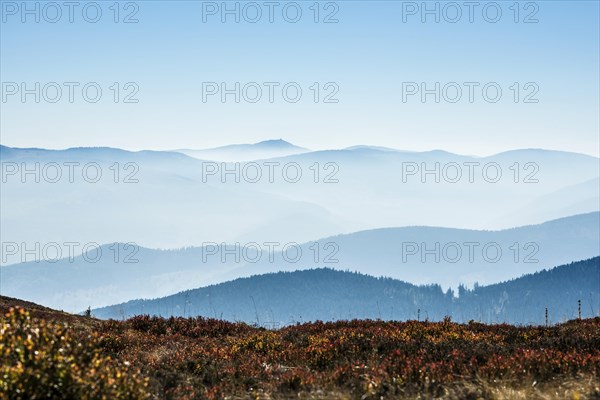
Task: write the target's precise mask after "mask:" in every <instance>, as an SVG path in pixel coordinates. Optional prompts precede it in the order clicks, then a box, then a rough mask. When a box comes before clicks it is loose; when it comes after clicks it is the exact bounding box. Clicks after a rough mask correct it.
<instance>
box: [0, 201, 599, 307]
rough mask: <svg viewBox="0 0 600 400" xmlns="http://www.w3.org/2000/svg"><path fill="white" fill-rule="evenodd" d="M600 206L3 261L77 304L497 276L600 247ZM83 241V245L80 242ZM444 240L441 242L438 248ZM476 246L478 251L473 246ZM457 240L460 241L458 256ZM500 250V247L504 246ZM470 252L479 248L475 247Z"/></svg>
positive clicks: (58, 299) (36, 297)
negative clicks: (216, 290) (565, 213)
mask: <svg viewBox="0 0 600 400" xmlns="http://www.w3.org/2000/svg"><path fill="white" fill-rule="evenodd" d="M599 230H600V213H598V212H596V213H589V214H582V215H576V216H572V217H568V218H562V219H558V220H553V221H549V222H547V223H544V224H540V225H532V226H523V227H519V228H513V229H508V230H500V231H483V230H467V229H451V228H436V227H403V228H384V229H375V230H369V231H360V232H355V233H352V234H344V235H337V236H332V237H327V238H323V239H317V240H314V241H310V242H306V243H303V244H293V245H291V244H289V243H288V246H287V247H285V245H286V243H284V242H281V243H279V245H272V247H269V246H268V244H266V243H263V242H260V243H255V244H242V243H239V244H236V243H217V242H215V243H213V244H211V245H207V246H204V247H187V248H183V249H179V250H156V249H147V248H143V247H140V248H137V247H135V246H133V245H126V244H122V243H116V244H107V245H104V246H102V247H101V248H100V254H101V256H100V257H97V255H96V254H97V251H96V249H95V248H94V249H92V250H91V253H93V254H91V255H90V256H89V257H87V258H86V257H84V256H83V255H78V256H76V257H75V258H74V259H72V260H70V259H68V258H64V259H61V260H58V261H56V262H47V261H41V262H34V261H29V262H25V263H18V264H13V265H8V266H4V267H1V269H0V274H1V277H2V281H1V283H0V291H1V293H2V294H3V295H6V296H11V297H17V298H21V299H24V300H29V301H34V302H37V303H40V304H43V305H45V306H50V307H53V308H58V309H65V310H69V311H80V310H82V309H84V308H86V307H88V306H92V307H101V306H105V305H109V304H115V303H120V302H123V301H127V300H129V299H132V298H150V297H161V296H166V295H169V294H172V293H176V292H178V291H181V290H186V289H192V288H197V287H202V286H206V285H210V284H216V283H221V282H225V281H229V280H232V279H236V278H239V277H248V276H251V275H257V274H264V273H269V272H277V271H294V270H299V269H312V268H316V267H329V268H334V269H337V270H346V269H349V270H352V271H358V272H360V273H363V274H368V275H373V276H386V277H390V278H396V279H400V280H403V281H406V282H410V283H412V284H440V285H441V287H443V288H444V290H446V289H447V288H454V289H455V290H456V289H457V288H458V286H459V284H461V283H463V284H466V285H468V286H472V285H473V284H474V283H475V282H478V283H480V284H486V285H488V284H493V283H497V282H501V281H505V280H509V279H512V278H515V277H518V276H521V275H522V274H525V273H533V272H537V271H540V270H542V269H544V268H550V267H552V266H555V265H561V264H565V263H568V262H571V261H572V260H583V259H587V258H590V257H595V256H598V255H600V249H599V247H598V243H599V242H600V233H599ZM79 249H80V251H81V248H79ZM436 249H437V250H436ZM470 249H472V251H470ZM457 250H460V251H461V254H460V257H458V258H457V254H458V253H457ZM498 250H500V252H499V253H498V252H497V251H498ZM471 256H472V257H471Z"/></svg>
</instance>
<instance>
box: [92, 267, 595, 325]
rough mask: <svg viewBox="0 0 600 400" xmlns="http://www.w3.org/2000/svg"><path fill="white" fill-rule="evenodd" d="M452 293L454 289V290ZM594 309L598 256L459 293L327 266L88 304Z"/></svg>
mask: <svg viewBox="0 0 600 400" xmlns="http://www.w3.org/2000/svg"><path fill="white" fill-rule="evenodd" d="M456 294H458V297H457V296H456ZM578 301H581V316H582V317H583V318H586V317H593V316H597V315H598V314H599V313H600V257H596V258H592V259H588V260H585V261H579V262H575V263H570V264H568V265H562V266H558V267H556V268H552V269H550V270H543V271H540V272H537V273H535V274H532V275H525V276H522V277H520V278H517V279H513V280H510V281H507V282H502V283H498V284H494V285H491V286H477V287H475V288H473V289H471V290H468V289H465V288H464V287H462V286H461V287H460V288H459V293H453V292H452V291H446V292H444V291H443V290H442V288H441V287H440V286H439V285H427V286H415V285H412V284H409V283H406V282H402V281H399V280H394V279H390V278H375V277H372V276H368V275H364V274H360V273H356V272H348V271H334V270H331V269H313V270H306V271H295V272H277V273H270V274H265V275H257V276H252V277H249V278H242V279H236V280H234V281H230V282H226V283H222V284H219V285H212V286H208V287H204V288H200V289H194V290H188V291H184V292H180V293H177V294H174V295H171V296H167V297H163V298H159V299H152V300H133V301H129V302H126V303H123V304H117V305H113V306H110V307H104V308H100V309H95V310H93V311H92V314H93V315H94V316H96V317H99V318H104V319H106V318H113V319H122V318H129V317H131V316H134V315H141V314H149V315H157V316H163V317H169V316H186V317H189V316H204V317H212V318H219V319H225V320H229V321H243V322H246V323H254V324H257V325H263V326H267V327H279V326H282V325H288V324H294V323H298V322H306V321H317V320H322V321H330V320H340V319H342V320H343V319H354V318H358V319H385V320H410V319H421V320H423V319H429V320H433V321H437V320H441V319H443V318H444V317H451V318H452V319H453V320H455V321H459V322H467V321H469V320H475V321H480V322H486V323H492V322H506V323H512V324H539V325H541V324H544V323H545V322H546V320H545V318H546V317H545V311H546V309H548V322H549V323H556V322H560V321H564V320H568V319H574V318H577V317H578V312H579V311H578V310H579V308H578V307H579V303H578Z"/></svg>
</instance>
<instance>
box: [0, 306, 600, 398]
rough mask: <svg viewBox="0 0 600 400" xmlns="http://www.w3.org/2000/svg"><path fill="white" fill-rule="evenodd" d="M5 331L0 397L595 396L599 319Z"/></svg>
mask: <svg viewBox="0 0 600 400" xmlns="http://www.w3.org/2000/svg"><path fill="white" fill-rule="evenodd" d="M0 301H1V302H2V303H3V304H6V303H10V301H11V299H6V298H0ZM86 319H87V320H90V321H94V320H93V319H91V318H86ZM61 321H62V319H61ZM0 324H1V326H2V329H0V361H1V363H0V365H1V367H0V368H1V369H0V372H2V376H3V379H2V381H0V398H2V399H4V398H11V399H12V398H15V399H31V398H47V397H48V396H49V395H50V397H52V398H80V399H96V398H127V399H178V400H179V399H222V398H236V399H257V398H272V399H290V398H296V399H298V398H300V399H340V400H341V399H363V400H367V399H381V398H387V399H414V398H426V399H429V398H442V399H467V398H478V399H479V398H484V399H514V398H527V399H548V398H568V399H596V398H598V396H600V386H599V385H598V378H599V377H600V350H599V349H600V318H595V319H587V320H575V321H570V322H568V323H564V324H559V325H556V326H551V327H515V326H510V325H483V324H479V323H469V324H463V325H461V324H456V323H452V322H450V321H449V320H445V321H443V322H437V323H433V322H418V321H408V322H384V321H369V320H353V321H339V322H336V323H322V322H316V323H306V324H301V325H295V326H290V327H286V328H284V329H279V330H266V329H264V328H257V327H252V326H249V325H246V324H242V323H229V322H224V321H219V320H214V319H204V318H195V319H190V318H188V319H184V318H169V319H163V318H150V317H148V316H140V317H136V318H133V319H130V320H127V321H114V320H113V321H96V322H95V323H94V324H91V323H90V324H86V323H82V324H80V325H79V326H72V325H70V324H65V323H63V322H56V321H55V320H53V317H52V315H50V314H48V315H46V319H44V320H39V319H37V318H31V317H30V316H29V315H28V314H27V309H25V310H24V309H20V310H9V312H8V313H7V314H6V315H4V316H2V317H0ZM23 349H25V351H23ZM23 367H25V368H23Z"/></svg>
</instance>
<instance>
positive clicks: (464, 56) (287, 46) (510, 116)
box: [0, 0, 600, 155]
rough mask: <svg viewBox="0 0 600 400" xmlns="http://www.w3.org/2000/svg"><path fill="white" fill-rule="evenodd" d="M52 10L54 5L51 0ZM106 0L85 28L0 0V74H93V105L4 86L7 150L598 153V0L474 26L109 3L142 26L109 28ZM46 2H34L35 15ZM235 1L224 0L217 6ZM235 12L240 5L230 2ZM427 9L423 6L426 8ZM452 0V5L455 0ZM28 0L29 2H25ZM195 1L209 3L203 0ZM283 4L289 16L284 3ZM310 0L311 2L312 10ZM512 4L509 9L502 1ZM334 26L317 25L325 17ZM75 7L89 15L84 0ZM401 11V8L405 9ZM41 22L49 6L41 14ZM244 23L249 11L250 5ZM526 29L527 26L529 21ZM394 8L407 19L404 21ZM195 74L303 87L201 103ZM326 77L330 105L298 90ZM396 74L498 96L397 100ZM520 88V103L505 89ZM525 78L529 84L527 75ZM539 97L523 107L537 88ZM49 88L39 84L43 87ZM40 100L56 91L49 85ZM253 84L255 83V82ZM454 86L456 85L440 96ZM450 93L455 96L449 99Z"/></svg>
mask: <svg viewBox="0 0 600 400" xmlns="http://www.w3.org/2000/svg"><path fill="white" fill-rule="evenodd" d="M58 3H59V4H62V3H63V2H62V1H59V2H58ZM113 3H114V2H113V1H108V2H99V4H100V6H101V9H102V16H101V18H100V20H99V22H97V23H89V22H86V21H85V20H84V19H83V17H82V8H83V6H84V5H86V4H88V2H80V3H79V7H78V8H76V9H75V10H74V22H73V23H70V22H69V16H68V9H67V8H66V7H62V12H63V15H62V18H61V19H60V20H59V22H57V23H50V22H47V21H45V20H44V15H43V14H42V15H41V20H40V22H39V23H36V22H34V20H33V18H34V16H32V15H25V17H26V18H27V20H26V22H25V23H23V22H22V21H21V17H22V15H21V10H16V15H12V14H13V12H15V10H14V6H15V4H16V6H17V7H19V8H20V7H21V2H20V1H19V2H7V1H2V10H3V15H2V18H3V20H2V25H1V29H2V31H1V43H0V44H1V49H2V50H1V51H2V54H1V56H2V57H1V59H2V61H1V74H2V76H1V78H2V79H1V80H2V82H3V83H4V85H6V82H16V83H18V84H20V83H21V82H26V83H27V85H28V87H33V85H34V83H35V82H40V84H41V86H43V85H44V84H46V83H48V82H58V83H60V84H62V83H63V82H80V83H81V85H83V84H85V83H86V82H97V83H98V84H99V85H100V87H101V88H102V89H103V94H102V97H101V99H100V101H99V102H98V103H88V102H86V101H84V100H83V99H82V97H81V86H79V87H78V88H76V89H75V92H74V95H75V97H74V102H73V103H70V102H69V101H68V96H67V93H68V92H67V88H66V87H63V97H62V98H61V100H59V101H58V102H57V103H49V102H47V101H45V100H44V99H42V100H41V101H40V103H35V101H34V99H33V95H28V97H26V102H25V103H22V102H21V98H20V96H19V95H18V94H17V95H13V96H8V97H6V95H7V93H6V90H4V89H6V86H4V88H3V96H4V97H6V99H4V98H3V102H2V103H1V105H2V122H1V131H2V137H1V142H2V144H5V145H8V146H17V147H33V146H35V147H47V148H65V147H74V146H113V147H122V148H127V149H142V148H150V149H176V148H204V147H212V146H218V145H222V144H230V143H247V142H256V141H260V140H264V139H269V138H284V139H286V140H289V141H291V142H294V143H296V144H298V145H301V146H305V147H309V148H313V149H321V148H339V147H345V146H350V145H354V144H372V145H382V146H390V147H396V148H401V149H410V150H426V149H433V148H441V149H446V150H449V151H453V152H458V153H468V154H481V155H485V154H490V153H495V152H499V151H502V150H506V149H513V148H524V147H541V148H549V149H561V150H569V151H577V152H582V153H588V154H593V155H598V152H599V145H600V144H599V130H600V128H599V111H598V110H599V108H600V105H599V99H598V97H599V81H598V76H599V72H598V71H599V54H598V53H599V46H600V45H599V28H598V24H599V22H598V18H599V6H598V4H599V3H598V1H594V0H592V1H539V2H520V3H519V4H518V7H517V8H518V9H519V10H520V13H519V15H518V20H519V22H518V23H515V21H514V18H515V14H514V10H515V6H514V3H515V2H514V1H500V2H497V3H494V4H498V5H499V6H500V9H501V10H502V16H501V17H500V19H499V21H498V22H496V23H491V22H488V21H486V20H485V18H484V15H483V11H482V10H483V8H484V6H485V7H487V8H486V9H487V12H488V13H487V14H486V16H487V18H488V19H494V18H495V10H496V8H495V5H492V6H490V5H489V3H490V2H478V6H477V7H475V9H474V14H473V18H474V22H473V23H470V22H469V15H468V13H469V9H468V8H467V7H465V6H461V11H462V13H463V15H462V17H461V18H460V20H459V21H458V22H456V23H451V22H448V21H446V20H445V18H444V16H446V19H451V18H454V16H455V10H454V9H451V8H446V9H445V11H446V14H444V13H443V7H444V5H445V4H447V3H448V2H441V3H439V7H440V10H441V19H440V23H436V22H435V21H434V16H433V15H427V16H426V17H427V20H426V22H425V23H423V22H421V15H420V12H419V11H417V14H416V15H409V12H410V11H413V10H414V8H411V7H412V6H413V5H416V6H417V7H421V6H422V2H420V1H419V2H416V3H411V4H409V3H410V2H408V3H407V2H401V1H338V2H335V3H334V4H328V3H327V2H320V3H319V4H318V7H319V8H320V14H319V20H320V22H319V23H315V22H314V20H313V19H314V11H313V10H314V1H300V2H297V4H298V5H299V6H300V8H301V9H302V17H301V18H300V20H299V22H297V23H290V22H287V21H285V20H284V18H283V15H282V8H283V6H284V5H285V4H286V2H282V3H279V5H278V6H277V7H276V8H275V13H274V19H275V22H273V23H270V22H269V21H268V15H267V14H268V10H269V9H268V7H266V6H264V5H263V4H264V2H263V1H259V2H257V4H259V5H261V9H262V12H263V15H262V18H261V20H260V21H259V22H257V23H249V22H247V21H245V20H244V18H243V15H242V16H241V21H240V23H235V22H234V20H233V18H234V17H233V16H231V15H230V16H227V18H228V20H227V21H226V23H222V22H221V19H220V18H221V16H220V14H219V13H217V15H205V17H206V18H207V21H206V22H203V7H204V8H205V9H208V10H209V11H210V7H212V5H213V4H216V6H217V7H222V6H223V3H222V2H220V1H219V2H217V3H213V4H208V3H207V2H200V1H138V2H129V3H131V4H129V3H127V2H121V3H120V4H119V6H120V14H119V16H118V19H119V20H120V21H122V20H123V19H124V18H125V17H126V15H128V14H129V13H131V12H134V11H135V15H134V18H137V19H138V20H139V22H137V23H130V24H125V23H122V22H119V23H114V21H113V18H114V11H113V9H110V8H109V7H112V4H113ZM46 4H47V2H41V3H39V6H38V7H40V12H41V13H43V12H44V11H43V9H44V7H45V6H46ZM227 4H228V7H232V8H233V7H235V4H236V3H235V2H228V3H227ZM239 4H240V8H241V7H243V6H244V4H245V3H244V2H241V3H239ZM427 4H428V7H431V8H433V7H435V4H436V3H435V2H428V3H427ZM457 4H459V5H463V4H464V2H463V1H459V2H458V3H457ZM28 6H29V7H31V8H33V7H35V3H34V2H29V3H28ZM207 7H208V8H207ZM289 7H291V6H288V14H287V15H288V17H290V16H291V17H290V18H293V17H294V13H295V8H293V7H291V8H289ZM311 7H313V8H312V9H311ZM511 7H512V8H511ZM336 9H337V12H336V13H335V16H334V17H335V18H337V19H338V20H339V22H337V23H323V22H322V20H323V19H324V18H325V16H326V15H327V14H329V13H331V12H334V11H336ZM87 10H88V14H87V15H88V17H89V16H91V18H93V17H94V13H95V11H94V9H93V7H92V8H89V7H88V9H87ZM403 10H404V11H405V13H404V15H403ZM45 11H46V13H47V14H46V15H45V16H46V17H47V18H46V19H52V18H54V15H55V10H53V9H52V8H45ZM247 11H248V13H249V14H246V15H247V16H248V17H249V18H252V17H253V16H254V10H252V9H250V8H248V9H247ZM531 14H533V16H532V17H531V18H535V19H537V20H538V22H537V23H524V21H523V20H524V19H526V18H527V16H529V15H531ZM403 16H404V17H405V19H406V21H403ZM114 82H119V83H120V86H121V89H120V90H121V91H120V101H119V102H118V103H114V101H113V94H114V92H113V91H111V90H110V86H111V85H112V84H113V83H114ZM127 82H135V83H136V85H137V86H138V87H139V92H138V93H137V94H136V95H135V98H137V99H139V102H138V103H137V104H130V103H123V102H122V100H123V96H124V95H125V94H126V93H128V92H130V91H131V90H132V89H131V87H129V89H128V90H124V88H123V85H124V84H125V83H127ZM202 82H217V83H221V82H227V84H228V86H230V87H233V85H234V83H235V82H241V84H242V85H244V84H245V83H247V82H258V83H260V84H261V85H262V83H263V82H280V83H281V84H282V85H283V84H285V83H287V82H297V83H298V84H299V85H300V87H301V88H302V89H303V94H302V97H301V99H300V101H298V102H297V103H288V102H286V101H285V100H284V99H283V98H282V96H281V86H279V88H278V89H276V90H275V101H274V103H270V102H269V101H268V99H267V97H268V96H267V88H266V87H264V86H263V89H264V90H263V98H262V99H261V101H259V102H257V103H249V102H246V101H243V100H242V101H241V102H240V103H235V102H234V101H233V96H229V97H228V98H227V100H228V101H227V102H226V103H222V102H221V101H220V98H219V97H218V96H212V97H210V98H209V100H208V102H205V103H204V102H202ZM314 82H319V83H320V84H321V92H320V95H321V100H322V96H323V95H324V94H326V92H328V91H330V90H331V87H330V89H329V90H324V88H323V85H324V84H325V83H327V82H335V83H336V84H337V86H338V87H339V92H338V93H337V95H335V98H337V99H338V100H339V102H338V103H323V102H322V101H320V102H318V103H315V102H314V101H313V94H314V92H313V91H311V89H310V87H311V85H312V84H313V83H314ZM403 82H417V83H421V82H426V83H427V84H428V86H429V87H433V85H434V83H435V82H440V83H441V85H442V86H443V85H444V84H445V83H447V82H458V83H459V84H461V85H462V83H463V82H479V83H481V85H484V84H485V83H487V82H497V83H498V85H500V87H501V88H502V90H503V93H502V97H501V98H500V100H499V101H498V102H497V103H488V102H486V101H485V100H484V99H483V97H482V94H481V86H479V87H478V88H476V89H475V92H474V93H475V98H474V102H473V103H470V102H469V101H468V99H467V97H468V96H467V94H468V89H467V87H464V86H463V98H462V99H461V100H460V101H458V102H457V103H450V102H447V101H445V100H443V99H442V100H441V101H440V103H435V102H434V101H433V95H430V96H428V97H427V101H426V102H425V103H422V102H421V100H420V97H419V96H412V97H410V98H408V101H407V102H403V101H402V87H403V84H402V83H403ZM514 82H519V84H520V93H519V99H518V100H519V101H518V102H517V103H515V102H514V99H513V96H514V90H511V89H510V87H511V86H512V85H513V83H514ZM528 82H533V83H535V85H530V86H528V87H527V88H526V87H525V84H526V83H528ZM536 85H537V88H539V92H538V93H537V94H536V95H535V96H534V97H533V98H535V99H538V100H539V102H538V103H525V102H523V100H524V99H525V97H526V95H527V94H528V93H530V92H532V91H534V89H535V88H536ZM50 89H51V88H50ZM49 93H50V95H49V96H53V95H52V93H53V92H51V91H50V92H49ZM252 93H253V92H252ZM452 93H454V92H452ZM452 96H453V95H452Z"/></svg>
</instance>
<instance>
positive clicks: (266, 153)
mask: <svg viewBox="0 0 600 400" xmlns="http://www.w3.org/2000/svg"><path fill="white" fill-rule="evenodd" d="M174 151H176V152H178V153H182V154H185V155H188V156H190V157H194V158H198V159H201V160H214V161H251V160H261V159H268V158H275V157H284V156H289V155H292V154H300V153H307V152H309V151H310V150H309V149H306V148H304V147H299V146H296V145H293V144H291V143H290V142H286V141H285V140H283V139H274V140H265V141H262V142H258V143H254V144H231V145H228V146H222V147H215V148H212V149H204V150H192V149H179V150H174Z"/></svg>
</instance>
